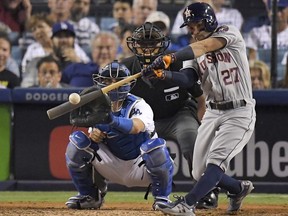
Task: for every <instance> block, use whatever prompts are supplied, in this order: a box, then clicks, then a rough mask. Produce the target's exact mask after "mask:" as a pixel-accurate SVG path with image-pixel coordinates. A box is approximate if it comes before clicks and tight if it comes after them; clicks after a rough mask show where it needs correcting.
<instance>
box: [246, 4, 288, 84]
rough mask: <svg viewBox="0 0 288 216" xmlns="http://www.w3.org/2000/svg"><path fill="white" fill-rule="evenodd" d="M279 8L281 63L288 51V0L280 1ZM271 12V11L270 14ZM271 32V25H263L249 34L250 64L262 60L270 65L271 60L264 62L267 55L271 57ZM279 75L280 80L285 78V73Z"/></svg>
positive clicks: (247, 42) (279, 51)
mask: <svg viewBox="0 0 288 216" xmlns="http://www.w3.org/2000/svg"><path fill="white" fill-rule="evenodd" d="M277 7H278V9H277V10H278V13H277V47H278V53H279V54H281V55H278V60H279V62H281V60H282V59H283V55H284V52H285V51H287V49H288V37H287V35H288V0H279V1H278V3H277ZM271 12H272V11H271V9H270V13H271ZM271 32H272V27H271V25H263V26H261V27H257V28H253V29H252V30H251V31H250V32H249V34H248V35H247V38H246V46H247V49H248V58H249V61H250V62H253V61H255V60H256V59H260V60H263V61H264V62H265V63H266V64H270V59H268V60H264V57H267V55H268V56H270V53H269V52H270V50H271ZM267 51H268V52H267ZM262 52H264V53H265V55H264V56H263V55H262V54H261V53H262ZM279 65H280V64H279ZM278 74H279V77H278V78H277V79H278V80H279V79H283V78H284V77H283V76H284V71H278Z"/></svg>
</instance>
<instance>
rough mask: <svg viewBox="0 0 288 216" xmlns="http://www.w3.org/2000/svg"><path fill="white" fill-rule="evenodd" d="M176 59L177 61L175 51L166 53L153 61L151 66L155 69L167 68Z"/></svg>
mask: <svg viewBox="0 0 288 216" xmlns="http://www.w3.org/2000/svg"><path fill="white" fill-rule="evenodd" d="M175 61H176V57H175V55H174V53H172V54H168V55H164V56H159V57H157V58H156V59H155V60H154V61H153V62H152V64H151V65H150V67H151V68H153V69H155V70H157V69H167V68H168V67H169V66H170V65H171V64H172V63H173V62H175Z"/></svg>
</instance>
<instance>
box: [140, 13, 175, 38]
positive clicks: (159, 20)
mask: <svg viewBox="0 0 288 216" xmlns="http://www.w3.org/2000/svg"><path fill="white" fill-rule="evenodd" d="M145 22H150V23H153V24H154V25H156V26H157V27H158V28H160V29H161V31H162V32H163V34H164V35H168V34H169V32H170V18H169V16H168V15H167V14H166V13H164V12H162V11H153V12H152V13H150V15H149V16H148V17H147V19H146V20H145Z"/></svg>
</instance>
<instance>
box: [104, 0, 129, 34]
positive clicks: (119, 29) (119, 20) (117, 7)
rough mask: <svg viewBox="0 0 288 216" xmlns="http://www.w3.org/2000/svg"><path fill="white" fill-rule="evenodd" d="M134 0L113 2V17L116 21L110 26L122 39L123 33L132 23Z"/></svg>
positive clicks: (116, 0)
mask: <svg viewBox="0 0 288 216" xmlns="http://www.w3.org/2000/svg"><path fill="white" fill-rule="evenodd" d="M132 1H133V0H115V1H114V2H113V18H114V19H115V21H116V22H115V23H112V25H111V26H110V27H109V29H111V30H112V31H113V32H114V33H115V34H116V35H118V37H119V38H120V39H121V34H123V31H124V30H125V29H124V28H126V27H127V26H128V25H131V24H132V17H133V10H132Z"/></svg>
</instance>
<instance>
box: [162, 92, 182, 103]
mask: <svg viewBox="0 0 288 216" xmlns="http://www.w3.org/2000/svg"><path fill="white" fill-rule="evenodd" d="M178 98H179V94H178V93H174V94H169V95H166V96H165V100H166V101H173V100H177V99H178Z"/></svg>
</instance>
